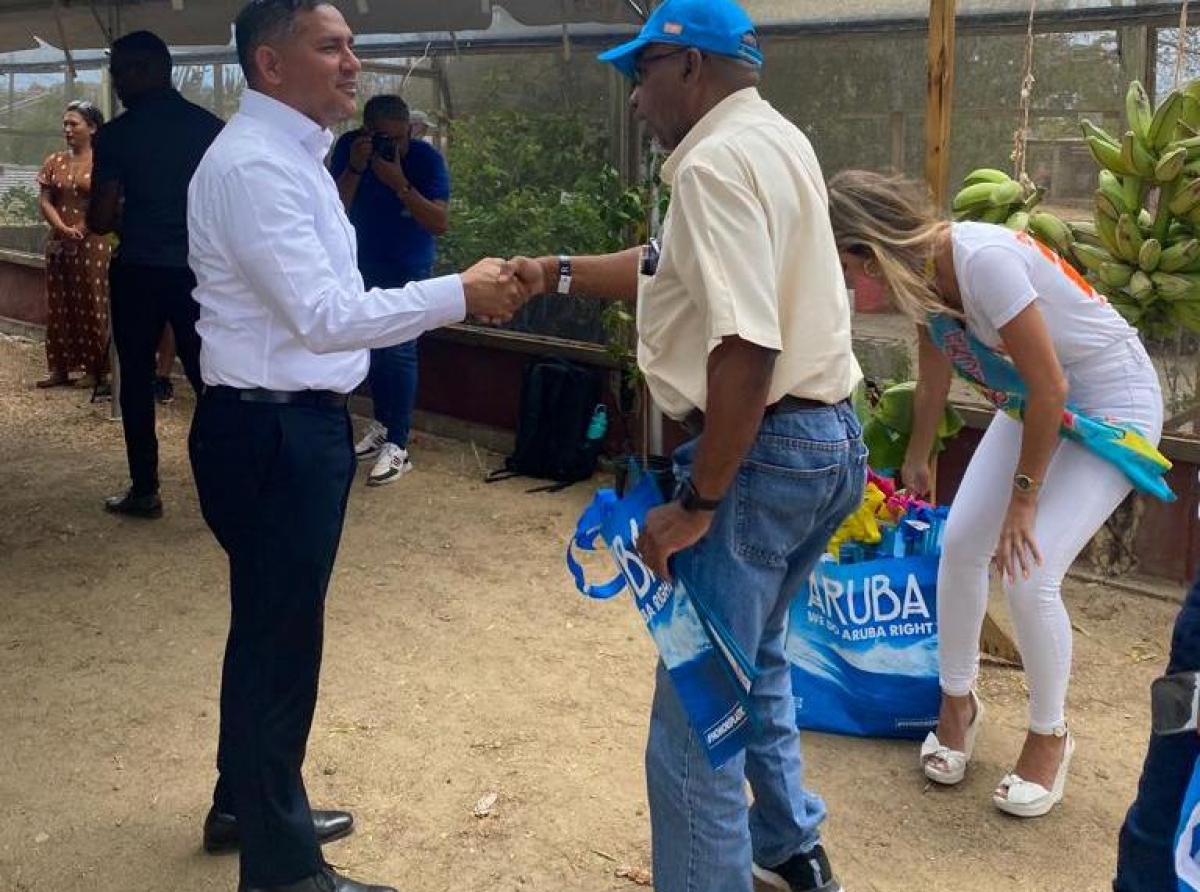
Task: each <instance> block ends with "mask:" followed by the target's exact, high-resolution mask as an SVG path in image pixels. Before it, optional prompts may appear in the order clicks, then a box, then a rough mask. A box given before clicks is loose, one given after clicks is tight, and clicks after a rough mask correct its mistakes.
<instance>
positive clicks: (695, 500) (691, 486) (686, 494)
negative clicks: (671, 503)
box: [675, 477, 721, 514]
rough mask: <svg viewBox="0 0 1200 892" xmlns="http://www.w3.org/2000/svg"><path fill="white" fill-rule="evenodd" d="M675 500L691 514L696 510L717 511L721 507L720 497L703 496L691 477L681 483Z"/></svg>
mask: <svg viewBox="0 0 1200 892" xmlns="http://www.w3.org/2000/svg"><path fill="white" fill-rule="evenodd" d="M675 501H677V502H678V503H679V505H680V507H682V508H683V510H684V511H686V512H688V513H689V514H692V513H693V512H696V511H716V510H717V509H718V508H720V507H721V500H720V499H704V498H701V497H700V493H698V492H696V484H695V483H693V482H692V478H691V477H688V478H687V479H686V480H684V481H683V482H682V483H680V484H679V489H677V490H676V491H675Z"/></svg>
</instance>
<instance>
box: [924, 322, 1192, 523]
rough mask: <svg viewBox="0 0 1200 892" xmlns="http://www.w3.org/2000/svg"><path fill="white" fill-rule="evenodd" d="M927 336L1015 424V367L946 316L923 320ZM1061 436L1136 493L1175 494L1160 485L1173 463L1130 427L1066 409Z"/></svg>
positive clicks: (1018, 411)
mask: <svg viewBox="0 0 1200 892" xmlns="http://www.w3.org/2000/svg"><path fill="white" fill-rule="evenodd" d="M926 323H927V326H928V329H929V336H930V338H931V339H932V340H933V343H934V345H935V346H936V347H937V348H938V349H939V350H941V351H942V353H944V354H945V355H946V357H947V358H948V359H949V360H950V364H951V365H952V366H954V371H955V372H957V373H958V375H959V377H961V378H962V379H963V380H965V381H966V382H967V383H968V384H970V385H972V386H973V387H974V388H975V389H976V390H978V391H979V392H980V393H981V394H982V395H983V397H984V399H986V400H987V401H988V402H989V403H991V404H992V405H993V406H995V407H996V408H997V409H999V410H1001V411H1002V412H1005V413H1007V414H1008V415H1010V416H1012V417H1013V418H1015V419H1017V420H1018V421H1020V420H1021V418H1022V417H1023V416H1024V414H1025V396H1026V393H1027V389H1026V387H1025V382H1024V381H1022V380H1021V375H1020V373H1019V372H1017V369H1016V367H1015V366H1014V365H1013V364H1012V363H1011V362H1009V361H1008V360H1007V359H1006V358H1004V357H1003V356H1001V355H1000V354H999V353H997V352H996V351H995V350H993V349H992V348H991V347H989V346H988V345H987V344H985V343H983V342H982V341H980V340H979V339H978V338H977V337H975V336H974V335H973V334H971V333H970V332H969V331H967V330H966V328H965V327H963V324H962V323H961V322H959V321H958V320H957V319H955V318H954V317H953V316H950V315H947V314H945V313H940V314H937V315H933V314H931V315H929V316H928V317H926ZM1059 436H1062V437H1064V438H1066V439H1068V440H1071V441H1073V442H1075V443H1078V444H1079V445H1080V446H1083V447H1084V448H1085V449H1089V450H1091V451H1092V452H1093V453H1095V454H1096V455H1098V456H1100V458H1103V459H1104V460H1105V461H1108V462H1111V463H1112V464H1113V465H1115V466H1116V467H1117V469H1118V470H1119V471H1120V472H1121V473H1122V474H1124V475H1125V476H1126V477H1128V478H1129V482H1130V483H1132V484H1133V486H1134V488H1135V489H1137V490H1138V492H1144V493H1146V494H1147V495H1151V496H1154V497H1155V498H1157V499H1161V500H1162V501H1164V502H1173V501H1175V493H1173V492H1171V487H1169V486H1167V482H1166V481H1165V480H1164V479H1163V475H1164V474H1165V473H1166V472H1167V471H1168V470H1170V468H1171V462H1170V461H1168V460H1167V458H1166V456H1164V455H1163V454H1162V453H1161V452H1159V451H1158V450H1157V449H1156V448H1155V447H1154V446H1153V444H1151V443H1150V441H1149V440H1147V439H1146V437H1145V435H1143V434H1142V432H1141V431H1139V430H1138V429H1137V428H1136V427H1134V426H1133V425H1131V424H1124V423H1115V422H1110V421H1101V420H1100V419H1098V418H1092V417H1090V416H1088V415H1085V414H1084V413H1082V412H1080V411H1079V410H1078V409H1076V408H1075V407H1074V406H1071V405H1070V404H1068V405H1067V406H1066V408H1065V409H1063V417H1062V427H1061V428H1060V429H1059Z"/></svg>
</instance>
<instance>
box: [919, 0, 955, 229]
mask: <svg viewBox="0 0 1200 892" xmlns="http://www.w3.org/2000/svg"><path fill="white" fill-rule="evenodd" d="M956 10H957V0H930V2H929V54H928V62H929V67H928V70H927V72H926V78H925V181H926V182H927V183H928V184H929V191H930V193H931V194H932V195H933V201H934V203H935V204H936V205H937V207H939V208H942V207H944V206H945V203H946V190H947V186H948V185H949V178H950V106H951V103H952V100H953V96H954V14H955V12H956Z"/></svg>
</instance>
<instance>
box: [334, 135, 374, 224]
mask: <svg viewBox="0 0 1200 892" xmlns="http://www.w3.org/2000/svg"><path fill="white" fill-rule="evenodd" d="M370 162H371V137H369V136H367V135H366V134H365V133H359V134H358V136H355V137H342V139H341V140H340V141H339V142H338V144H337V145H336V146H335V147H334V150H333V156H332V157H331V158H330V161H329V172H330V174H332V176H333V180H334V182H335V183H337V189H338V198H340V199H341V200H342V207H344V208H345V209H346V211H347V212H349V211H350V205H351V204H353V203H354V196H355V195H357V194H358V187H359V184H360V183H361V182H362V175H363V174H364V173H366V172H367V165H368V164H370Z"/></svg>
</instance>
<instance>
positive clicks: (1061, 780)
mask: <svg viewBox="0 0 1200 892" xmlns="http://www.w3.org/2000/svg"><path fill="white" fill-rule="evenodd" d="M1062 733H1063V734H1065V735H1066V737H1067V744H1066V748H1065V749H1064V750H1063V757H1062V761H1061V762H1060V763H1058V771H1057V772H1055V775H1054V786H1053V787H1051V788H1050V789H1049V790H1047V789H1046V788H1045V787H1043V786H1042V785H1041V784H1035V783H1034V782H1033V781H1027V780H1025V779H1024V778H1023V777H1021V776H1020V775H1019V774H1009V775H1005V777H1004V778H1003V779H1002V780H1001V781H1000V784H999V786H997V787H996V791H995V792H994V793H992V802H993V803H994V804H995V806H996V808H998V809H1000V811H1002V812H1004V813H1006V814H1010V815H1014V816H1016V817H1018V818H1040V817H1041V816H1042V815H1044V814H1046V813H1047V812H1048V811H1050V809H1052V808H1054V806H1056V805H1058V803H1060V802H1062V798H1063V788H1064V787H1066V785H1067V769H1068V768H1069V767H1070V765H1071V756H1073V755H1074V754H1075V738H1074V737H1072V736H1071V732H1070V731H1068V730H1066V729H1065V728H1064V729H1063V731H1062ZM1056 736H1057V735H1056Z"/></svg>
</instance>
